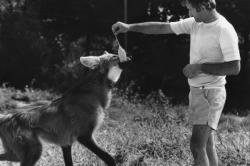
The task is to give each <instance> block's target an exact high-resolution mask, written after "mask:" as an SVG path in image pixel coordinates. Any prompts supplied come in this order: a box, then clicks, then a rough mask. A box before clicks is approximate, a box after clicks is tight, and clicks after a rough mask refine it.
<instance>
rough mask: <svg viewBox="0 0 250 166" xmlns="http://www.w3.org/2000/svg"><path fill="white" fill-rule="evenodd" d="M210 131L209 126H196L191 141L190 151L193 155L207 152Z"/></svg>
mask: <svg viewBox="0 0 250 166" xmlns="http://www.w3.org/2000/svg"><path fill="white" fill-rule="evenodd" d="M209 135H210V129H209V127H208V126H202V125H200V126H194V128H193V133H192V137H191V141H190V149H191V151H192V152H193V153H202V152H204V151H206V147H207V143H208V138H209Z"/></svg>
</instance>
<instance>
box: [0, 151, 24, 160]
mask: <svg viewBox="0 0 250 166" xmlns="http://www.w3.org/2000/svg"><path fill="white" fill-rule="evenodd" d="M0 161H12V162H18V161H20V160H19V159H18V158H17V157H16V155H14V154H13V153H11V152H6V153H3V154H0Z"/></svg>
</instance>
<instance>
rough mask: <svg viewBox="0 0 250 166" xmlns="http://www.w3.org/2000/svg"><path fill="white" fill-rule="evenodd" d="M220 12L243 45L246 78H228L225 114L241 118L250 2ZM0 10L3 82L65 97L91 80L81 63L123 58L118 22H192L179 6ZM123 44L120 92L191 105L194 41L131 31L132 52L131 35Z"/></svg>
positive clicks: (135, 2)
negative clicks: (125, 62)
mask: <svg viewBox="0 0 250 166" xmlns="http://www.w3.org/2000/svg"><path fill="white" fill-rule="evenodd" d="M125 2H127V7H126V9H125V6H124V4H125ZM217 6H218V8H217V9H218V11H219V12H220V13H221V14H223V15H224V16H225V17H226V18H227V19H228V20H229V21H230V22H231V23H232V24H233V26H234V27H235V29H236V31H237V33H238V35H239V39H240V43H239V46H240V52H241V58H242V61H241V65H242V69H241V73H240V74H239V75H238V76H230V77H227V81H228V83H227V89H228V100H227V103H226V108H229V109H228V110H230V111H231V112H233V113H234V112H235V111H234V110H237V111H236V112H238V111H239V110H241V109H246V108H250V102H249V97H250V88H249V87H250V79H249V78H250V76H249V51H250V50H249V49H250V45H249V36H250V35H249V33H250V1H249V0H230V1H229V0H217ZM125 10H126V13H127V17H126V16H125V14H124V13H125ZM0 11H1V12H0V25H1V26H0V82H1V83H8V85H11V86H14V87H16V88H21V89H22V88H24V87H25V86H26V85H28V86H31V87H34V88H41V89H53V90H55V91H60V92H64V91H66V89H68V88H69V87H70V86H72V84H73V83H74V82H77V79H79V76H80V75H82V74H84V72H83V71H81V70H80V68H79V64H78V60H79V57H80V56H87V55H100V54H101V53H102V52H103V51H104V50H107V51H110V52H113V53H116V52H117V44H116V43H115V40H114V36H113V34H112V32H111V25H112V24H113V23H115V22H116V21H124V20H126V21H127V22H128V23H135V22H143V21H177V20H179V19H180V18H185V17H187V10H186V9H185V8H184V7H183V6H181V3H180V1H177V0H127V1H125V0H2V1H0ZM119 40H120V42H121V43H122V45H123V47H125V48H126V51H127V52H128V55H129V56H131V57H132V62H131V64H130V65H129V67H128V68H127V69H126V70H125V71H124V73H123V75H122V78H121V80H120V81H119V84H118V87H119V88H120V89H123V90H126V89H129V93H128V94H132V95H133V94H134V93H138V94H140V95H141V96H142V97H143V96H146V95H148V94H150V93H152V92H154V91H158V90H159V89H161V90H162V91H163V92H164V94H165V95H166V96H169V97H170V98H171V99H172V100H171V101H172V103H173V104H179V103H182V102H185V101H186V100H187V93H188V84H187V81H186V78H185V77H184V76H183V74H182V68H183V67H184V66H185V65H186V64H187V63H188V62H189V55H188V54H189V36H185V35H182V36H176V35H143V34H139V33H131V32H129V33H128V34H127V45H126V44H125V42H124V41H125V35H124V34H123V35H119ZM240 113H241V114H244V112H240Z"/></svg>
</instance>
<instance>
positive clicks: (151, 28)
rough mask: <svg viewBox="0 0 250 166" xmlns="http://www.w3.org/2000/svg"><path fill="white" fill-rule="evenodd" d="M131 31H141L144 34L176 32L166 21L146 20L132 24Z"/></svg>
mask: <svg viewBox="0 0 250 166" xmlns="http://www.w3.org/2000/svg"><path fill="white" fill-rule="evenodd" d="M129 31H132V32H140V33H144V34H170V33H174V32H173V31H172V29H171V27H170V24H169V23H165V22H144V23H137V24H130V25H129Z"/></svg>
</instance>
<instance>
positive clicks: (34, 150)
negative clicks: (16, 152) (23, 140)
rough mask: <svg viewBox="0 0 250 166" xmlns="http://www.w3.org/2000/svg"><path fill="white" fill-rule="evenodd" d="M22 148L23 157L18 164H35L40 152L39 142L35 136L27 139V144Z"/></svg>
mask: <svg viewBox="0 0 250 166" xmlns="http://www.w3.org/2000/svg"><path fill="white" fill-rule="evenodd" d="M24 148H25V152H24V157H23V159H22V161H21V164H20V166H35V164H36V162H37V161H38V159H39V158H40V156H41V153H42V145H41V143H40V142H39V140H38V139H37V138H33V139H32V140H27V145H25V147H24Z"/></svg>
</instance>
